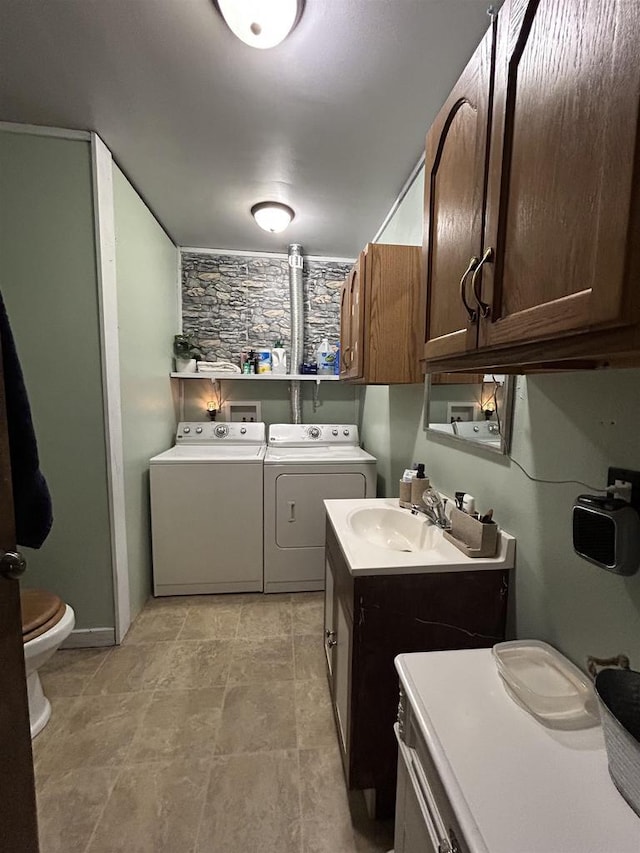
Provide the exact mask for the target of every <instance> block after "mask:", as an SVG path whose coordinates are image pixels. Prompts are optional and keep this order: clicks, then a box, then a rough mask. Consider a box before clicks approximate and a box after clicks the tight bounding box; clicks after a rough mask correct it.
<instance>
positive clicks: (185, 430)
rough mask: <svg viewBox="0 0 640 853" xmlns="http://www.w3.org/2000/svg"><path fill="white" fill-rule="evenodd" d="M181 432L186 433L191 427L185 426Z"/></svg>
mask: <svg viewBox="0 0 640 853" xmlns="http://www.w3.org/2000/svg"><path fill="white" fill-rule="evenodd" d="M182 432H183V433H184V434H185V435H186V434H187V433H188V432H191V427H185V428H184V429H183V430H182Z"/></svg>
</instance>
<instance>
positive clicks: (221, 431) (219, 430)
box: [214, 424, 229, 438]
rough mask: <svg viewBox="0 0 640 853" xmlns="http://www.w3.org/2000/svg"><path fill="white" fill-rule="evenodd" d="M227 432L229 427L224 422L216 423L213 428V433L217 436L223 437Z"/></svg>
mask: <svg viewBox="0 0 640 853" xmlns="http://www.w3.org/2000/svg"><path fill="white" fill-rule="evenodd" d="M228 432H229V427H228V426H226V424H218V426H217V427H216V428H215V430H214V433H215V434H216V436H217V437H218V438H224V437H225V435H227V434H228Z"/></svg>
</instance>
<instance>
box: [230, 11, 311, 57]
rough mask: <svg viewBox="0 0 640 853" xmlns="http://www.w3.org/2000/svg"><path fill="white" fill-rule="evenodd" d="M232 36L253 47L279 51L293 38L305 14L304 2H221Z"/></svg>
mask: <svg viewBox="0 0 640 853" xmlns="http://www.w3.org/2000/svg"><path fill="white" fill-rule="evenodd" d="M218 8H219V9H220V13H221V14H222V17H223V18H224V19H225V21H226V22H227V25H228V27H229V29H230V30H231V32H232V33H234V34H235V35H236V36H238V38H239V39H240V40H241V41H243V42H244V43H245V44H248V45H249V46H250V47H257V48H260V49H262V50H264V49H266V48H269V47H275V46H276V45H277V44H280V42H281V41H284V39H285V38H286V37H287V36H288V35H289V33H290V32H291V30H292V29H293V28H294V27H295V25H296V24H297V22H298V18H299V17H300V15H301V13H302V0H218Z"/></svg>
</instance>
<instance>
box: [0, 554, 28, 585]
mask: <svg viewBox="0 0 640 853" xmlns="http://www.w3.org/2000/svg"><path fill="white" fill-rule="evenodd" d="M26 568H27V561H26V560H25V558H24V557H23V556H22V554H21V553H20V551H5V552H4V554H3V555H2V557H0V574H2V575H4V577H5V578H12V579H15V578H19V577H20V575H23V574H24V573H25V570H26Z"/></svg>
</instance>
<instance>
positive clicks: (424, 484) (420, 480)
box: [411, 462, 430, 506]
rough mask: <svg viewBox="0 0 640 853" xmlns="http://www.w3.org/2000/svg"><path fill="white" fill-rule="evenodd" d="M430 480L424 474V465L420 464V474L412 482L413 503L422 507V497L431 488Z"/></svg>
mask: <svg viewBox="0 0 640 853" xmlns="http://www.w3.org/2000/svg"><path fill="white" fill-rule="evenodd" d="M429 485H430V484H429V478H428V477H427V476H426V474H425V473H424V464H423V463H422V462H418V473H417V474H416V476H415V479H414V480H412V482H411V503H412V504H413V505H414V506H416V505H417V506H422V495H423V494H424V492H426V490H427V489H428V488H429Z"/></svg>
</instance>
